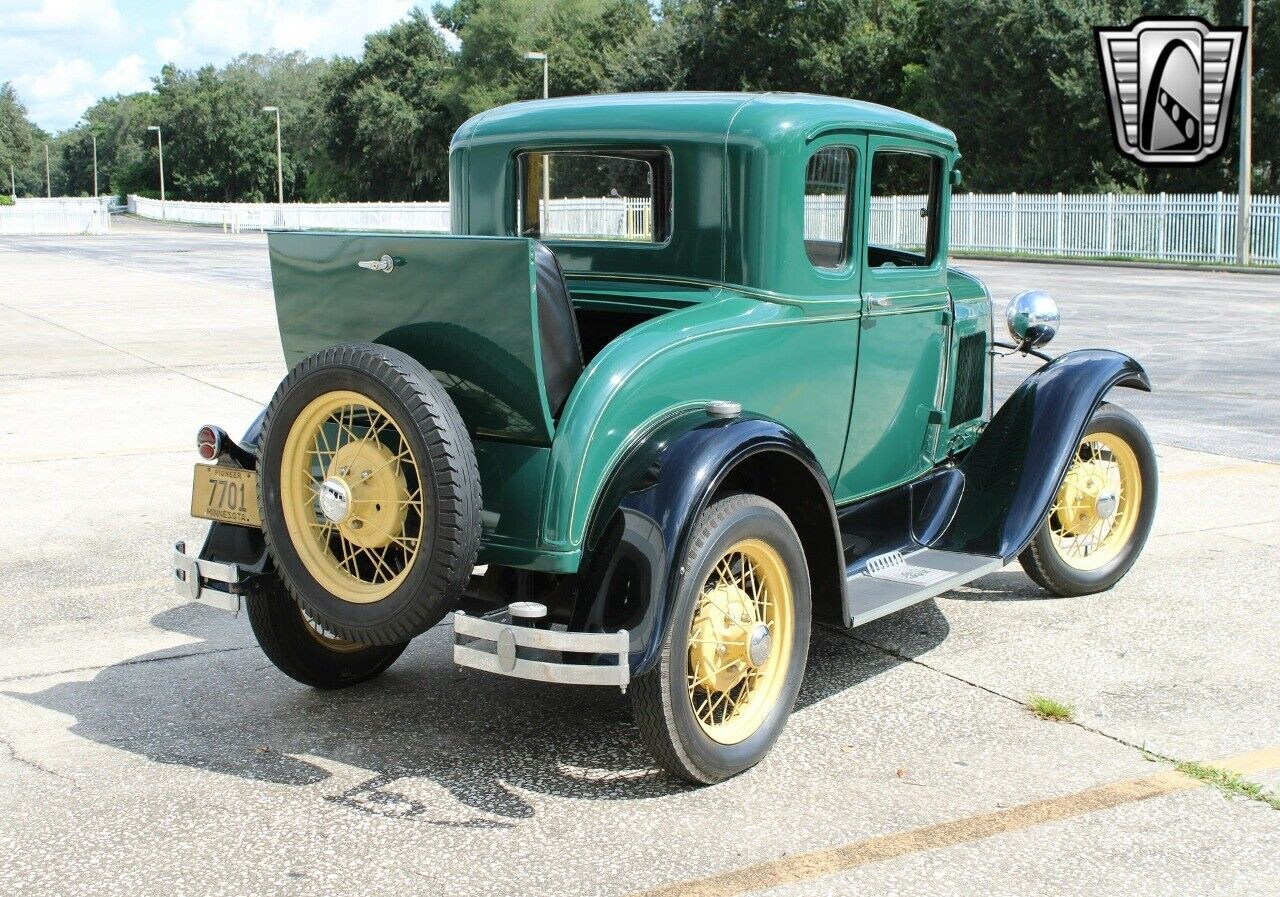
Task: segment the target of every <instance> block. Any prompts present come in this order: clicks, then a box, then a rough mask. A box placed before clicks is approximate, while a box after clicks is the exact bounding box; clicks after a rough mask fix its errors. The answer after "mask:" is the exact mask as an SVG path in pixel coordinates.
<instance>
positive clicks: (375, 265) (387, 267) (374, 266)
mask: <svg viewBox="0 0 1280 897" xmlns="http://www.w3.org/2000/svg"><path fill="white" fill-rule="evenodd" d="M356 264H357V265H359V266H360V267H361V268H365V269H366V270H369V271H382V272H383V273H385V274H390V273H391V272H392V271H394V270H395V269H396V260H395V259H393V258H392V257H391V256H389V255H384V256H383V257H382V258H380V259H370V260H369V261H367V262H356Z"/></svg>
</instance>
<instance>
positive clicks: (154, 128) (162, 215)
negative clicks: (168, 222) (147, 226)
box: [147, 125, 168, 220]
mask: <svg viewBox="0 0 1280 897" xmlns="http://www.w3.org/2000/svg"><path fill="white" fill-rule="evenodd" d="M147 130H148V131H155V132H156V148H157V149H159V150H160V219H161V220H164V219H166V218H168V215H166V214H165V205H164V136H163V135H162V134H161V133H160V126H159V125H147Z"/></svg>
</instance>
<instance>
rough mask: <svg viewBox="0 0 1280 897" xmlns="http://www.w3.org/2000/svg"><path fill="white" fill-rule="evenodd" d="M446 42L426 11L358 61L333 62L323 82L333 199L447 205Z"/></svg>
mask: <svg viewBox="0 0 1280 897" xmlns="http://www.w3.org/2000/svg"><path fill="white" fill-rule="evenodd" d="M452 64H453V63H452V60H451V58H450V54H449V50H448V48H447V46H446V45H445V42H444V38H443V37H442V36H441V34H440V32H439V31H438V30H437V29H436V27H435V26H434V25H433V24H432V22H431V20H430V19H429V18H428V17H427V15H426V14H425V13H423V12H422V11H421V10H418V9H415V10H414V11H413V12H411V13H410V14H409V16H408V18H406V19H405V20H403V21H401V22H398V23H397V24H395V25H392V26H391V27H390V28H388V29H387V30H386V31H380V32H378V33H376V34H372V35H370V36H369V37H368V38H366V40H365V46H364V55H363V56H362V57H361V58H360V59H359V60H354V59H338V60H335V61H334V63H333V65H332V67H331V69H330V70H329V72H328V74H327V75H326V76H325V78H324V91H325V94H326V96H327V101H326V105H325V112H326V126H327V128H328V141H327V154H328V159H329V161H330V163H331V165H332V167H331V168H330V169H329V170H328V171H327V172H325V180H326V183H325V185H324V189H325V191H326V192H329V193H331V194H332V195H333V196H334V198H339V199H354V200H373V199H392V200H411V199H416V200H421V199H443V198H445V197H446V196H447V195H448V152H449V139H450V137H451V135H452V133H453V125H454V117H453V116H452V115H451V113H450V111H449V106H448V102H447V95H448V94H447V78H448V76H449V73H450V69H451V67H452Z"/></svg>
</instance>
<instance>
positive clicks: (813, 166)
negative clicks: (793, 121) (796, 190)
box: [804, 146, 854, 269]
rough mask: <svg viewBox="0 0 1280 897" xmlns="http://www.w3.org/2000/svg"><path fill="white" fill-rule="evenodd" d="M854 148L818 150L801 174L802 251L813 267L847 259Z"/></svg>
mask: <svg viewBox="0 0 1280 897" xmlns="http://www.w3.org/2000/svg"><path fill="white" fill-rule="evenodd" d="M853 164H854V163H853V150H850V149H847V148H845V147H842V146H830V147H827V148H825V149H820V150H818V151H817V152H816V153H814V154H813V155H812V156H810V157H809V165H808V168H806V170H805V176H804V251H805V253H806V254H807V255H808V256H809V261H810V262H812V263H813V265H814V267H815V268H827V269H831V268H843V267H844V264H845V262H846V261H848V259H849V221H850V219H851V217H852V216H850V214H849V202H850V198H851V197H852V195H853Z"/></svg>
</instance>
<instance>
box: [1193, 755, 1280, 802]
mask: <svg viewBox="0 0 1280 897" xmlns="http://www.w3.org/2000/svg"><path fill="white" fill-rule="evenodd" d="M1174 768H1175V769H1177V770H1178V772H1180V773H1182V774H1183V775H1184V776H1190V777H1191V778H1193V779H1196V780H1197V781H1200V782H1204V783H1205V784H1206V785H1210V786H1212V787H1214V788H1217V789H1218V790H1219V791H1221V792H1222V793H1223V794H1228V795H1235V796H1237V797H1245V798H1248V799H1249V800H1256V801H1259V802H1261V803H1264V804H1266V805H1267V806H1269V807H1271V809H1273V810H1280V794H1276V793H1275V792H1274V791H1270V790H1268V789H1266V788H1263V787H1262V786H1261V785H1259V784H1258V783H1256V782H1250V781H1248V780H1247V779H1244V778H1243V777H1241V776H1240V774H1239V773H1235V772H1232V771H1231V770H1229V769H1222V768H1221V767H1218V766H1210V765H1209V764H1207V763H1195V762H1191V761H1188V762H1184V763H1179V764H1177V765H1176V766H1175V767H1174Z"/></svg>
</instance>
